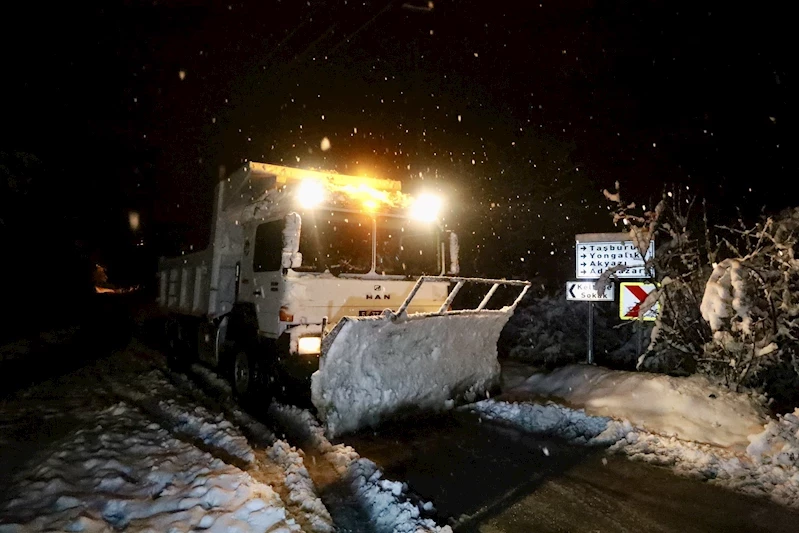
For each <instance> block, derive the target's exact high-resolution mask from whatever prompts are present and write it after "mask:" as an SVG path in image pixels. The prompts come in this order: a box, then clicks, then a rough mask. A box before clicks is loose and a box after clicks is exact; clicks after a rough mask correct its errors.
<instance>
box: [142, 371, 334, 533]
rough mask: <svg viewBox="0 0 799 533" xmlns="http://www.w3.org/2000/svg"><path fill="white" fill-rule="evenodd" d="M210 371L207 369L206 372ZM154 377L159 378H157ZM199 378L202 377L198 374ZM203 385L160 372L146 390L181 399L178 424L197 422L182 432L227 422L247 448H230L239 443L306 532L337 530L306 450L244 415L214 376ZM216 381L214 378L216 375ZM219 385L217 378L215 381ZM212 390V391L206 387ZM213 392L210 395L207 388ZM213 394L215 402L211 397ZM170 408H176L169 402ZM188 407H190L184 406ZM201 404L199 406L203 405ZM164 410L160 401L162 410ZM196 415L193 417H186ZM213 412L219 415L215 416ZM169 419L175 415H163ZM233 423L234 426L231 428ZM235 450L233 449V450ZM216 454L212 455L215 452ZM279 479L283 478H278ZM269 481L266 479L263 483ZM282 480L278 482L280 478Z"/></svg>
mask: <svg viewBox="0 0 799 533" xmlns="http://www.w3.org/2000/svg"><path fill="white" fill-rule="evenodd" d="M202 370H203V371H205V372H208V371H206V370H205V369H202ZM155 372H157V373H158V374H157V375H156V374H155ZM195 375H197V374H196V373H195ZM199 377H200V378H201V381H202V382H203V383H202V384H198V383H197V380H192V379H190V378H189V377H187V376H184V375H182V374H175V373H171V372H168V371H166V370H164V369H162V368H159V369H157V370H155V371H153V372H151V373H150V375H149V379H148V380H146V381H147V385H149V386H147V387H146V390H147V391H148V392H149V393H151V392H152V390H158V391H159V392H160V396H162V397H163V396H166V397H170V398H178V399H182V401H183V403H184V408H183V409H180V408H178V413H177V414H178V416H177V421H178V422H181V421H182V419H185V418H191V419H193V420H192V423H190V424H188V425H187V424H184V425H183V426H180V425H177V426H172V427H175V428H177V429H178V430H180V429H181V428H182V427H188V428H189V429H191V428H195V429H196V428H198V427H199V428H201V427H202V424H203V420H208V419H211V420H213V421H214V423H216V424H219V419H220V418H223V422H222V424H223V426H224V428H225V429H226V430H227V433H228V434H235V435H239V436H243V438H244V443H245V444H246V448H244V447H243V446H241V440H240V439H227V440H226V441H224V442H226V443H228V444H231V443H236V445H235V446H234V449H233V451H238V452H244V453H239V455H242V456H244V457H245V458H247V459H248V460H249V466H247V467H246V470H247V471H248V472H249V473H251V474H253V475H254V477H256V478H258V479H259V480H260V481H263V482H265V483H269V484H270V485H272V486H273V487H274V488H275V490H276V491H277V492H278V493H279V494H280V496H281V498H282V499H283V501H284V503H285V504H286V507H287V509H288V510H289V512H290V513H291V514H292V516H293V518H294V519H295V520H297V522H298V523H300V524H301V525H302V526H303V529H304V530H306V531H312V532H314V533H330V532H332V531H333V530H334V528H333V520H332V518H331V517H330V513H329V512H328V510H327V508H326V507H325V505H324V504H323V503H322V500H321V499H320V498H319V497H318V495H317V493H316V487H315V486H314V483H313V481H312V479H311V476H310V474H309V473H308V470H307V469H306V468H305V464H304V455H303V453H302V451H301V450H297V449H296V448H293V447H292V446H290V445H289V444H288V443H286V442H284V441H281V440H278V439H277V438H276V437H275V435H274V433H272V432H271V431H270V430H269V429H268V428H267V427H266V426H265V425H263V424H262V423H260V422H259V421H257V420H255V419H253V418H252V417H251V416H250V415H248V414H247V413H245V412H243V411H242V410H241V409H240V408H239V406H238V405H237V404H236V403H235V402H234V401H233V399H232V398H231V397H230V394H229V390H228V391H227V394H226V393H225V390H224V387H223V390H222V391H220V390H219V388H220V383H214V382H211V383H210V384H209V382H208V381H209V376H207V375H206V374H200V375H199ZM212 377H213V378H215V376H212ZM215 379H216V381H218V378H215ZM202 385H207V386H202ZM209 387H210V388H211V389H212V390H211V391H209V390H207V389H208V388H209ZM211 394H213V397H212V396H211ZM167 404H168V405H169V406H176V405H177V404H176V403H174V402H172V403H169V402H167ZM185 404H188V405H185ZM198 404H199V405H198ZM159 407H160V408H162V412H163V407H164V402H163V401H162V402H160V403H159V405H158V407H156V408H155V410H156V411H157V410H158V408H159ZM187 413H188V415H191V416H187ZM213 413H217V414H216V415H214V414H213ZM164 414H165V415H166V416H167V418H169V416H170V413H169V412H166V413H164ZM175 418H176V417H175V416H172V420H173V421H174V420H175ZM228 420H232V421H233V422H234V423H235V426H234V425H232V424H230V423H229V422H228ZM250 443H252V444H254V445H255V446H254V447H251V446H250ZM228 451H230V450H228ZM211 453H213V452H211ZM276 474H279V475H277V476H276ZM263 476H265V478H263ZM276 478H277V479H276Z"/></svg>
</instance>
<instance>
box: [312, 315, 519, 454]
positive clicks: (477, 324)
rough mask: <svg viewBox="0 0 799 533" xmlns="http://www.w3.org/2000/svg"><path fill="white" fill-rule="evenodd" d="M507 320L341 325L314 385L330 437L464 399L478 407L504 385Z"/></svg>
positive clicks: (450, 318)
mask: <svg viewBox="0 0 799 533" xmlns="http://www.w3.org/2000/svg"><path fill="white" fill-rule="evenodd" d="M507 319H508V315H507V314H505V313H494V314H490V315H470V314H463V315H457V314H456V315H447V316H432V317H424V318H420V317H418V316H416V315H411V316H409V317H407V318H398V319H397V320H389V319H386V318H384V317H369V318H359V319H343V320H341V321H340V322H339V323H338V325H337V326H336V328H335V329H334V331H333V332H332V333H331V334H330V335H329V336H328V337H327V338H326V339H325V346H326V347H327V346H329V348H328V349H327V351H326V353H325V355H324V356H323V357H322V359H321V360H320V363H319V370H318V371H317V372H315V373H314V375H313V377H312V381H311V394H312V400H313V403H314V405H315V406H316V408H317V410H318V412H319V416H320V418H322V420H323V421H324V422H325V426H326V427H327V435H328V436H330V437H331V438H332V437H334V436H337V435H341V434H344V433H347V432H351V431H355V430H357V429H360V428H364V427H368V426H372V425H375V424H377V423H378V422H380V421H381V420H383V419H385V418H387V417H390V416H394V415H401V414H403V413H404V412H412V411H418V410H432V411H441V410H446V409H451V408H452V407H453V405H454V403H455V401H457V400H459V399H460V398H465V399H466V400H467V401H474V400H475V399H476V398H478V397H479V396H480V395H483V394H484V393H485V391H487V390H489V389H491V387H493V386H494V385H496V384H497V383H498V379H499V373H500V367H499V363H498V362H497V346H496V344H497V339H498V338H499V334H500V332H501V331H502V328H503V326H504V325H505V323H506V322H507ZM333 341H335V342H333ZM330 343H332V344H330Z"/></svg>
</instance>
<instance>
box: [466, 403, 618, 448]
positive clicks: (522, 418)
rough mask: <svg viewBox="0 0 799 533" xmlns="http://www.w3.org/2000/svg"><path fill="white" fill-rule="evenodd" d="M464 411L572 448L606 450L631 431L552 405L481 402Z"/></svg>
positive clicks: (600, 419) (610, 420) (599, 418)
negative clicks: (563, 443) (578, 446)
mask: <svg viewBox="0 0 799 533" xmlns="http://www.w3.org/2000/svg"><path fill="white" fill-rule="evenodd" d="M465 408H468V409H469V410H471V411H474V412H476V413H478V414H479V415H480V416H481V417H483V418H487V419H489V420H493V421H496V422H501V423H505V424H510V425H512V426H515V427H520V428H523V429H524V430H526V431H530V432H534V433H540V434H543V435H552V436H556V437H559V438H562V439H566V440H568V441H569V442H571V443H573V444H583V445H590V446H609V445H611V444H614V443H616V442H618V440H619V439H621V438H624V436H625V435H627V434H628V433H629V432H631V431H632V430H633V427H632V425H630V423H629V422H626V421H625V422H618V421H615V420H613V419H612V418H608V417H604V416H590V415H587V414H585V411H582V410H579V411H576V410H574V409H569V408H567V407H561V406H559V405H556V404H554V403H548V404H546V405H539V404H530V403H508V402H499V401H494V400H483V401H481V402H478V403H476V404H472V405H469V406H466V407H465Z"/></svg>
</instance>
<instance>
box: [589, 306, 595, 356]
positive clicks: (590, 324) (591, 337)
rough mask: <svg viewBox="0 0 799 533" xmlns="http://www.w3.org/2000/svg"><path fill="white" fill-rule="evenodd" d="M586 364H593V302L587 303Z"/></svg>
mask: <svg viewBox="0 0 799 533" xmlns="http://www.w3.org/2000/svg"><path fill="white" fill-rule="evenodd" d="M588 364H589V365H593V364H594V302H592V301H589V302H588Z"/></svg>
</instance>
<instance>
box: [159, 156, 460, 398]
mask: <svg viewBox="0 0 799 533" xmlns="http://www.w3.org/2000/svg"><path fill="white" fill-rule="evenodd" d="M438 207H439V206H438V205H437V203H436V200H435V199H434V198H432V197H429V196H421V197H419V198H416V199H414V198H411V197H409V196H408V195H404V194H403V193H402V192H401V186H400V183H399V182H397V181H393V180H382V179H375V178H365V177H357V176H344V175H340V174H336V173H330V172H318V171H309V170H302V169H293V168H288V167H279V166H274V165H268V164H262V163H254V162H251V163H248V164H247V165H245V166H244V167H242V168H241V169H239V170H238V171H236V172H235V173H233V174H231V175H230V176H229V177H228V178H226V179H225V180H223V181H222V182H220V183H219V185H218V186H217V188H216V198H215V208H214V223H213V230H212V239H211V245H210V246H209V249H208V250H205V251H202V252H196V253H194V254H189V255H185V256H181V257H178V258H170V259H162V260H161V262H160V268H159V271H160V272H159V276H160V277H159V279H160V293H159V294H160V298H159V300H160V302H161V305H162V307H165V308H166V309H167V310H170V311H172V313H173V315H174V321H173V325H172V329H173V331H172V332H170V335H171V336H172V337H173V338H176V340H173V344H175V345H176V346H178V347H182V348H183V351H184V352H187V353H189V352H190V353H196V354H197V355H198V358H199V360H200V361H201V362H203V363H205V364H207V365H209V366H211V367H213V368H216V369H218V370H222V371H224V372H225V373H226V374H228V375H229V376H230V377H231V379H232V385H233V387H234V391H235V392H236V393H237V394H239V395H240V396H243V397H244V396H251V395H252V393H253V390H254V389H256V388H263V387H264V386H265V382H267V381H269V382H272V383H278V384H280V388H285V386H286V385H287V384H291V383H294V382H299V383H301V385H300V387H299V388H301V389H307V383H308V381H309V379H310V376H311V374H312V373H313V372H314V371H315V370H316V369H317V368H318V366H319V356H320V353H321V351H322V339H323V337H324V335H325V334H326V333H327V332H329V331H330V330H331V329H332V328H333V327H334V326H335V325H336V324H337V323H338V322H339V321H340V320H341V319H342V318H343V317H357V316H370V315H379V314H382V313H383V312H384V311H385V310H386V309H391V310H396V309H397V307H398V306H399V305H400V304H401V303H402V302H403V301H404V300H405V298H406V297H407V296H408V294H409V293H410V292H411V290H412V289H413V288H414V285H415V283H416V280H417V279H418V278H419V276H425V275H426V276H441V275H444V274H457V271H458V258H457V237H456V236H455V234H454V233H450V232H446V231H444V230H443V229H442V227H441V226H440V224H439V223H438V219H437V213H436V211H437V208H438ZM448 289H449V283H448V282H447V281H441V282H432V283H426V284H425V285H424V287H422V288H421V289H420V290H419V293H418V294H416V295H415V298H414V300H413V304H412V305H411V306H410V307H409V308H408V309H407V312H408V313H427V312H434V311H436V310H438V309H439V308H440V307H441V305H442V303H443V302H444V301H445V300H446V298H447V295H448V292H449V291H448ZM192 318H193V320H192ZM175 323H177V325H175ZM184 359H185V357H184Z"/></svg>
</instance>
